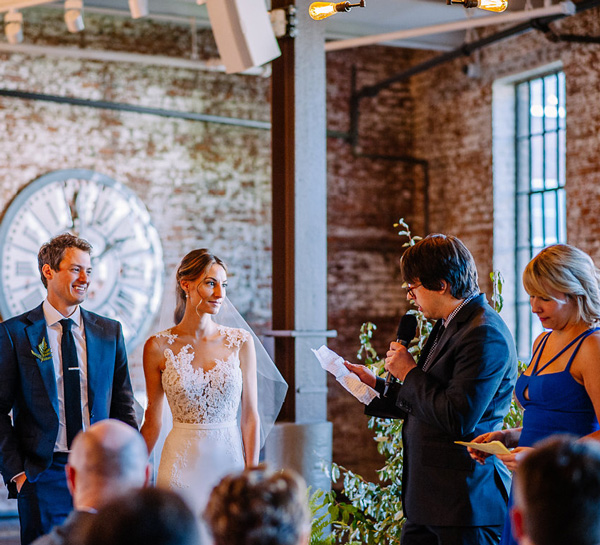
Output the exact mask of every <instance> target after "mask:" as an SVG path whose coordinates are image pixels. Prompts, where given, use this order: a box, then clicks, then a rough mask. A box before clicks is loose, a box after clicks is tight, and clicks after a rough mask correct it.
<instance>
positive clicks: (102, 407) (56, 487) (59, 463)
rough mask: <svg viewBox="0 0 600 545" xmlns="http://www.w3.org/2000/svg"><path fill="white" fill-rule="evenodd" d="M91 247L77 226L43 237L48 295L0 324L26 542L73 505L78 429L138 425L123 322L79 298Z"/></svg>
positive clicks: (5, 461)
mask: <svg viewBox="0 0 600 545" xmlns="http://www.w3.org/2000/svg"><path fill="white" fill-rule="evenodd" d="M90 253H91V246H90V245H89V244H88V243H87V242H86V241H85V240H82V239H80V238H77V237H75V236H73V235H70V234H63V235H59V236H57V237H55V238H53V239H52V240H51V241H50V242H48V243H46V244H44V246H42V248H41V249H40V251H39V254H38V264H39V269H40V275H41V278H42V282H43V283H44V286H46V288H47V291H48V295H47V297H46V299H45V300H44V302H43V303H42V304H41V305H40V306H39V307H37V308H35V309H33V310H31V311H29V312H26V313H24V314H22V315H20V316H16V317H14V318H11V319H10V320H7V321H5V322H3V323H2V324H0V376H1V377H2V380H1V381H0V471H1V472H2V476H3V478H4V481H5V483H6V484H7V485H8V487H9V497H17V499H18V509H19V518H20V523H21V543H22V545H27V544H28V543H31V541H33V540H34V539H35V538H36V537H38V536H40V535H43V534H46V533H48V532H49V531H50V529H51V528H52V527H53V526H55V525H57V524H61V523H62V522H63V521H64V519H65V518H66V516H67V515H68V513H69V512H70V511H71V509H72V502H71V496H70V494H69V491H68V489H67V482H66V478H65V464H66V462H67V456H68V452H69V450H70V447H71V441H72V440H73V438H74V437H75V435H76V434H77V432H78V431H79V430H81V429H82V428H83V429H85V428H87V427H88V426H89V425H90V424H93V423H94V422H97V421H99V420H103V419H105V418H116V419H118V420H122V421H123V422H125V423H127V424H129V425H131V426H133V427H136V428H137V423H136V418H135V411H134V407H133V392H132V389H131V382H130V379H129V371H128V368H127V355H126V353H125V343H124V340H123V334H122V331H121V325H120V324H119V323H118V322H116V321H114V320H109V319H108V318H103V317H101V316H98V315H97V314H93V313H91V312H87V311H85V310H83V309H81V308H80V306H79V305H80V304H81V303H83V301H84V300H85V298H86V295H87V290H88V286H89V282H90V275H91V272H92V266H91V256H90ZM11 410H12V419H11V416H10V412H11Z"/></svg>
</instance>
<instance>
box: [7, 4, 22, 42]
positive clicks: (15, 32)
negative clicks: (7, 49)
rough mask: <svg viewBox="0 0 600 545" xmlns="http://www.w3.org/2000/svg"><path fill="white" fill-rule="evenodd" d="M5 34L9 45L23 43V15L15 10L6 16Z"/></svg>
mask: <svg viewBox="0 0 600 545" xmlns="http://www.w3.org/2000/svg"><path fill="white" fill-rule="evenodd" d="M4 34H5V35H6V39H7V40H8V43H9V44H13V45H14V44H20V43H21V42H22V41H23V14H22V13H20V12H18V11H17V10H15V9H11V10H9V11H8V12H7V13H6V14H5V15H4Z"/></svg>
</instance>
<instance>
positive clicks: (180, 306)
mask: <svg viewBox="0 0 600 545" xmlns="http://www.w3.org/2000/svg"><path fill="white" fill-rule="evenodd" d="M215 264H216V265H220V266H221V267H223V269H224V270H225V272H227V266H226V265H225V263H223V261H221V260H220V259H219V258H218V257H217V256H216V255H214V254H211V253H210V252H209V251H208V250H207V249H206V248H200V249H199V250H192V251H191V252H190V253H189V254H187V255H186V256H185V257H184V258H183V259H182V260H181V263H180V264H179V268H178V269H177V274H176V275H175V293H176V298H177V304H176V305H175V313H174V319H175V324H178V323H179V322H181V320H182V319H183V315H184V314H185V300H186V297H185V291H183V288H182V287H181V281H182V280H188V281H189V282H193V281H195V280H198V278H201V277H203V276H205V275H206V274H207V273H208V269H210V268H211V267H212V266H213V265H215Z"/></svg>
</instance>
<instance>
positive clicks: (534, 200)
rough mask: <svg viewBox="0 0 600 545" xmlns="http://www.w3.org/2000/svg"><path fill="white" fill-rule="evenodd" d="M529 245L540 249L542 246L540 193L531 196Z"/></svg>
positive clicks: (542, 205) (542, 218) (542, 208)
mask: <svg viewBox="0 0 600 545" xmlns="http://www.w3.org/2000/svg"><path fill="white" fill-rule="evenodd" d="M530 203H531V204H530V206H531V218H530V221H531V245H532V246H534V247H536V248H540V247H542V246H543V245H544V238H545V237H544V202H543V200H542V193H536V194H533V195H531V200H530Z"/></svg>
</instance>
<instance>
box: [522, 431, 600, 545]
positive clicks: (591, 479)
mask: <svg viewBox="0 0 600 545" xmlns="http://www.w3.org/2000/svg"><path fill="white" fill-rule="evenodd" d="M521 455H522V461H521V462H520V463H519V465H518V466H517V469H516V471H515V483H514V499H515V502H514V505H513V508H512V510H511V518H512V519H513V524H512V531H513V533H514V536H515V539H516V540H517V542H518V543H519V545H566V544H567V543H568V544H569V545H598V543H600V444H598V442H597V441H594V440H587V439H586V440H578V438H577V437H576V436H561V435H555V436H554V437H548V438H546V439H544V440H543V441H541V442H539V443H537V444H536V448H535V449H532V450H530V451H526V452H522V453H521Z"/></svg>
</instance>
